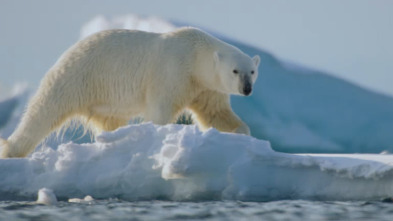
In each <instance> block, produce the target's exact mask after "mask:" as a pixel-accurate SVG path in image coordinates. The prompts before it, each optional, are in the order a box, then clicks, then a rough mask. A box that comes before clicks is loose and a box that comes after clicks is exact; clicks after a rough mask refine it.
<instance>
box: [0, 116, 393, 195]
mask: <svg viewBox="0 0 393 221" xmlns="http://www.w3.org/2000/svg"><path fill="white" fill-rule="evenodd" d="M0 171H2V179H1V180H0V193H1V194H0V197H2V198H3V199H2V200H5V199H4V197H11V198H23V197H27V198H28V197H32V196H34V195H35V194H36V192H37V190H38V189H40V188H41V187H43V186H45V187H46V188H49V189H52V190H53V191H54V193H55V194H56V195H57V197H59V198H82V197H84V196H86V195H90V196H92V197H94V198H96V199H100V198H111V197H118V198H121V199H126V200H149V199H170V200H213V199H220V200H246V201H265V200H278V199H324V200H370V199H381V198H384V197H388V196H392V195H393V187H392V185H391V182H392V181H393V177H392V173H393V156H392V155H375V154H374V155H373V154H360V155H359V154H358V155H356V154H349V155H345V154H341V155H318V154H314V155H310V154H303V155H300V154H299V155H294V154H286V153H279V152H275V151H273V150H272V148H271V146H270V144H269V142H267V141H263V140H258V139H255V138H252V137H249V136H245V135H238V134H230V133H220V132H218V131H217V130H215V129H211V130H208V131H206V132H201V131H199V130H198V128H197V127H196V126H186V125H166V126H157V125H153V124H151V123H146V124H141V125H130V126H127V127H123V128H120V129H118V130H117V131H114V132H106V133H103V134H102V135H100V136H99V137H98V138H97V141H96V142H95V143H92V144H74V143H68V144H62V145H60V147H59V148H58V150H56V151H55V150H53V149H51V148H46V149H44V150H43V151H40V152H36V153H34V154H33V155H32V156H31V157H29V158H26V159H6V160H0Z"/></svg>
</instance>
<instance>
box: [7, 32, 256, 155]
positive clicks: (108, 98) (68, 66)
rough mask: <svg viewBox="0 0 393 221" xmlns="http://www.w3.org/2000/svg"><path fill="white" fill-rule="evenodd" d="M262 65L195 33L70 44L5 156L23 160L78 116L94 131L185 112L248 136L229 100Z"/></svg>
mask: <svg viewBox="0 0 393 221" xmlns="http://www.w3.org/2000/svg"><path fill="white" fill-rule="evenodd" d="M258 65H259V56H255V57H254V58H250V57H249V56H247V55H246V54H244V53H243V52H241V51H240V50H239V49H237V48H235V47H233V46H231V45H229V44H226V43H224V42H222V41H220V40H218V39H216V38H214V37H212V36H210V35H208V34H206V33H204V32H202V31H200V30H198V29H194V28H182V29H179V30H177V31H174V32H170V33H165V34H156V33H148V32H141V31H131V30H110V31H103V32H100V33H97V34H95V35H92V36H90V37H88V38H87V39H84V40H82V41H80V42H78V43H77V44H75V45H74V46H72V47H71V48H70V49H69V50H67V51H66V52H65V53H64V54H63V55H62V56H61V58H60V59H59V60H58V61H57V63H56V64H55V65H54V66H53V67H52V68H51V69H50V70H49V72H48V73H47V74H46V76H45V77H44V79H43V80H42V82H41V85H40V87H39V89H38V91H37V93H36V95H35V96H34V97H33V98H32V99H31V101H30V103H29V105H28V107H27V111H26V113H25V114H24V116H23V118H22V121H21V123H20V125H19V126H18V128H17V129H16V130H15V131H14V133H13V134H12V135H11V136H10V137H9V138H8V140H7V141H3V153H2V157H24V156H26V155H27V154H29V153H30V152H31V151H33V150H34V148H35V147H36V145H38V144H39V143H40V142H41V141H42V140H43V139H44V138H45V137H46V136H47V135H48V134H49V133H51V132H52V131H54V130H56V129H58V128H59V127H60V126H61V125H63V124H64V123H65V122H66V121H67V120H69V119H71V118H73V117H79V118H83V119H84V122H85V123H88V124H90V125H92V126H93V129H94V132H96V133H97V132H100V131H108V130H114V129H116V128H118V127H120V126H123V125H126V124H127V123H128V121H129V120H130V118H132V117H135V116H141V115H142V116H143V118H144V120H145V121H152V122H153V123H155V124H167V123H170V122H173V121H174V120H175V119H176V117H177V115H178V113H179V112H181V111H182V110H183V109H185V108H188V109H189V110H191V111H192V112H193V114H194V115H195V119H196V120H197V122H198V124H199V126H200V127H201V128H202V129H206V128H209V127H215V128H217V129H218V130H221V131H228V132H240V133H246V134H249V129H248V126H247V125H245V124H244V123H243V122H242V121H241V120H240V119H239V118H238V117H237V116H236V115H235V114H234V113H233V111H232V110H231V107H230V103H229V94H242V93H243V91H244V90H243V88H244V85H245V84H246V83H247V82H248V83H247V84H248V85H251V86H252V84H253V83H254V82H255V80H256V78H257V75H258ZM234 69H236V70H238V74H235V73H233V70H234ZM251 71H254V72H255V73H254V74H251Z"/></svg>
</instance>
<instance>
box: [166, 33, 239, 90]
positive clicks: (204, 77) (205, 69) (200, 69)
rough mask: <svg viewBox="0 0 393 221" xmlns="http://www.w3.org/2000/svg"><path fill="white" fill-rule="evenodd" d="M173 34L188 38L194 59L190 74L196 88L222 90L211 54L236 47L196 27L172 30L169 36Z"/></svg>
mask: <svg viewBox="0 0 393 221" xmlns="http://www.w3.org/2000/svg"><path fill="white" fill-rule="evenodd" d="M173 34H176V37H180V38H182V39H188V40H189V42H190V43H191V47H192V48H193V50H192V51H193V52H194V55H193V56H192V57H193V58H192V59H194V60H195V62H192V64H193V65H194V66H193V67H190V68H191V70H192V73H191V76H192V77H193V79H194V82H196V83H197V84H198V88H203V87H204V88H205V89H207V90H213V91H220V92H224V91H225V87H224V85H223V82H222V80H221V79H220V74H219V72H218V70H217V68H216V64H215V62H214V57H213V55H214V53H215V52H217V51H222V52H224V51H225V52H227V51H228V50H231V51H233V50H236V48H234V47H233V46H231V45H229V44H227V43H225V42H223V41H221V40H219V39H217V38H215V37H213V36H211V35H209V34H208V33H206V32H203V31H201V30H199V29H196V28H181V29H178V30H177V31H175V32H172V33H171V36H173Z"/></svg>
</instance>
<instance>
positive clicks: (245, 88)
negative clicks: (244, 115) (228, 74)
mask: <svg viewBox="0 0 393 221" xmlns="http://www.w3.org/2000/svg"><path fill="white" fill-rule="evenodd" d="M239 86H240V87H239V92H240V94H242V95H244V96H249V95H250V94H251V92H252V79H251V78H250V77H249V76H247V75H243V76H241V77H240V85H239Z"/></svg>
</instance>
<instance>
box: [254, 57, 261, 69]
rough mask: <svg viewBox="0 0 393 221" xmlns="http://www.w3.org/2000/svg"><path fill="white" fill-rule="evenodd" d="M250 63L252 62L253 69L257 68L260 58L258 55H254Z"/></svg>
mask: <svg viewBox="0 0 393 221" xmlns="http://www.w3.org/2000/svg"><path fill="white" fill-rule="evenodd" d="M252 61H253V62H254V64H255V67H258V66H259V63H260V61H261V58H260V57H259V55H255V56H254V57H252Z"/></svg>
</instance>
